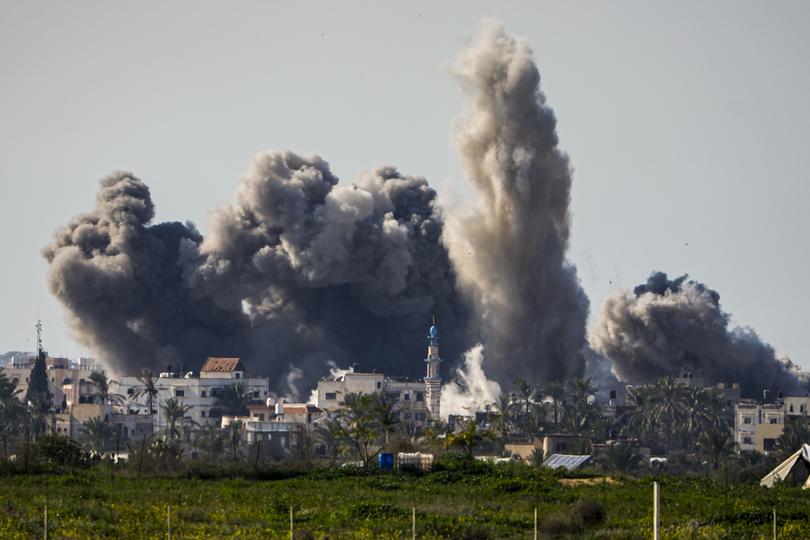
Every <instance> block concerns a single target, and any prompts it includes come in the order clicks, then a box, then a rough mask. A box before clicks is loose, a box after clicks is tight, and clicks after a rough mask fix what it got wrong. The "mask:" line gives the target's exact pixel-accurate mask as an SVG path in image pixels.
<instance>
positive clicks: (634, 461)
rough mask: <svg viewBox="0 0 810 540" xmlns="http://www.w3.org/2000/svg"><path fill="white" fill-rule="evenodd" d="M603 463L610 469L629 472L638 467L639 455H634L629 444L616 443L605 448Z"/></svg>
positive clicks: (623, 472)
mask: <svg viewBox="0 0 810 540" xmlns="http://www.w3.org/2000/svg"><path fill="white" fill-rule="evenodd" d="M604 463H605V465H606V466H607V467H608V469H610V470H613V471H616V472H620V473H622V474H629V473H632V472H633V471H635V470H636V469H638V466H639V465H640V464H641V456H638V455H636V454H635V453H634V452H633V449H632V448H630V447H629V446H625V445H621V444H617V445H615V446H611V447H610V448H608V449H607V451H606V452H605V456H604Z"/></svg>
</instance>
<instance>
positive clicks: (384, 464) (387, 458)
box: [377, 454, 394, 471]
mask: <svg viewBox="0 0 810 540" xmlns="http://www.w3.org/2000/svg"><path fill="white" fill-rule="evenodd" d="M377 463H379V465H380V469H382V470H384V471H390V470H391V469H393V468H394V454H379V455H378V456H377Z"/></svg>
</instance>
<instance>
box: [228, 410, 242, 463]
mask: <svg viewBox="0 0 810 540" xmlns="http://www.w3.org/2000/svg"><path fill="white" fill-rule="evenodd" d="M242 426H243V424H242V422H241V420H235V421H233V422H231V423H230V424H228V435H229V439H230V441H231V450H232V451H233V460H234V461H236V451H237V450H238V448H239V446H240V445H241V444H242Z"/></svg>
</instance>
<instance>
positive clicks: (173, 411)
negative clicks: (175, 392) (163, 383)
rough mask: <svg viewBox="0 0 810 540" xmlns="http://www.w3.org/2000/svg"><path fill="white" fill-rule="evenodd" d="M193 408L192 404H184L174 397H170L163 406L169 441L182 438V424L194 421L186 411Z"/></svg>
mask: <svg viewBox="0 0 810 540" xmlns="http://www.w3.org/2000/svg"><path fill="white" fill-rule="evenodd" d="M190 410H191V405H183V404H182V403H181V402H179V401H177V400H176V399H174V398H169V399H167V400H166V403H165V404H164V405H162V406H161V411H162V412H163V417H164V418H165V419H166V430H165V432H164V433H165V436H166V439H167V440H169V441H174V440H177V439H180V438H181V437H182V435H183V432H182V430H181V428H182V424H185V423H189V422H194V421H193V420H192V419H191V418H190V417H188V416H186V413H187V412H188V411H190Z"/></svg>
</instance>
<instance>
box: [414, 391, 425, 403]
mask: <svg viewBox="0 0 810 540" xmlns="http://www.w3.org/2000/svg"><path fill="white" fill-rule="evenodd" d="M424 400H425V393H424V392H417V393H416V401H424Z"/></svg>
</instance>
